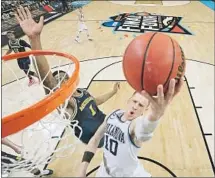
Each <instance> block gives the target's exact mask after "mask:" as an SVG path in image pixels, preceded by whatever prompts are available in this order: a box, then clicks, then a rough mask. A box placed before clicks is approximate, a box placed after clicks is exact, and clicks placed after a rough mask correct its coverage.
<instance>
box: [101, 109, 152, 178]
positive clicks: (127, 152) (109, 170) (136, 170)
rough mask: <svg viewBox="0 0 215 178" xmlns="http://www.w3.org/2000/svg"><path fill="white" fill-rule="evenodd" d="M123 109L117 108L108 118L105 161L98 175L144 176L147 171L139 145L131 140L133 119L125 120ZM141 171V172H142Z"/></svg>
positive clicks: (146, 175)
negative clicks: (143, 164) (142, 161)
mask: <svg viewBox="0 0 215 178" xmlns="http://www.w3.org/2000/svg"><path fill="white" fill-rule="evenodd" d="M122 115H123V111H122V110H117V111H115V112H113V113H112V114H110V115H109V116H108V118H107V128H106V132H105V143H104V148H103V149H104V155H103V163H102V164H101V166H100V169H99V170H98V173H97V176H98V177H132V176H135V177H136V176H144V177H148V176H150V174H148V173H146V172H145V170H144V169H143V166H142V164H141V163H140V162H139V160H138V158H137V153H138V151H139V149H140V148H139V147H137V146H136V145H135V144H134V143H133V142H132V140H131V138H130V134H129V126H130V124H131V121H126V122H123V121H121V117H122ZM140 172H141V173H140Z"/></svg>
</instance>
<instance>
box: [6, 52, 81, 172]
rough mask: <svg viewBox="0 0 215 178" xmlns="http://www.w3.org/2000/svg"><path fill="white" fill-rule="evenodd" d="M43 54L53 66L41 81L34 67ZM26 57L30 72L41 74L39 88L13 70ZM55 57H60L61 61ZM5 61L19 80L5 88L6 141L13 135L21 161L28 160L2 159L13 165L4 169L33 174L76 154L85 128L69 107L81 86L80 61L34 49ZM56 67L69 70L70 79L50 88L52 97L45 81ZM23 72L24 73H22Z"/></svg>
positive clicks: (58, 82) (69, 56)
mask: <svg viewBox="0 0 215 178" xmlns="http://www.w3.org/2000/svg"><path fill="white" fill-rule="evenodd" d="M43 55H46V56H47V57H46V58H47V59H48V61H49V63H52V65H51V64H49V65H50V68H49V71H48V72H47V74H46V76H45V77H44V78H43V79H41V76H40V75H39V70H38V67H37V65H35V66H33V64H36V59H35V56H43ZM23 57H29V58H30V60H31V64H30V70H32V71H35V72H36V73H37V74H38V75H39V76H38V77H39V79H40V83H39V84H38V85H34V86H31V87H28V86H26V85H25V82H26V78H27V77H25V78H23V77H22V78H20V77H18V74H17V72H19V71H16V69H15V68H14V67H12V63H13V59H18V60H19V58H23ZM54 57H57V60H56V59H55V58H54ZM62 58H63V60H62ZM52 59H53V60H52ZM53 61H54V64H53ZM61 61H63V62H61ZM2 62H3V63H2V68H3V70H5V71H6V70H7V76H9V77H10V78H12V77H14V78H15V80H13V79H11V80H12V81H10V82H8V83H9V84H7V85H4V86H2V111H3V112H2V117H3V118H2V138H4V137H7V136H9V137H10V139H11V138H12V141H13V142H15V143H16V144H18V145H21V146H22V150H21V158H24V160H21V161H20V160H18V161H14V160H10V158H7V157H2V158H3V159H7V160H10V161H11V162H12V163H11V164H5V163H2V168H3V170H6V171H10V172H11V171H12V172H19V171H20V170H22V171H27V172H29V170H32V169H33V168H35V167H36V168H38V167H39V168H41V167H42V166H43V167H44V166H45V165H46V164H48V163H50V162H51V161H53V160H55V159H56V158H63V157H66V156H67V155H68V154H71V153H73V152H74V150H75V146H76V144H79V143H80V141H79V139H77V138H76V137H75V133H74V130H75V129H79V131H80V134H79V136H78V137H79V138H80V137H81V135H82V128H80V127H79V125H78V121H77V120H73V118H74V113H72V114H71V113H69V112H68V110H67V106H68V103H69V100H70V98H71V96H72V94H73V93H74V91H75V90H76V87H77V85H78V83H79V70H80V64H79V61H78V60H77V59H76V58H75V57H74V56H72V55H69V54H65V53H61V52H55V51H43V50H33V51H27V52H20V53H15V54H11V55H6V56H3V57H2ZM65 62H66V64H65ZM62 63H63V64H62ZM53 68H55V70H57V72H59V71H61V70H63V71H65V74H68V78H69V79H68V78H67V80H66V81H65V80H64V79H65V78H64V77H65V76H63V77H62V76H61V77H62V79H60V80H59V81H57V85H56V86H55V87H54V88H52V89H48V90H49V94H45V91H44V88H46V89H47V87H46V86H44V84H43V82H44V80H45V79H46V77H47V76H48V74H49V73H50V72H51V73H52V70H53ZM9 72H10V73H9ZM21 73H22V74H23V72H22V71H21ZM3 75H4V73H3ZM58 75H59V74H58ZM26 76H27V75H26ZM2 78H4V76H3V77H2ZM71 137H72V139H71ZM74 138H75V139H74ZM71 140H73V141H72V143H71ZM59 143H60V144H59ZM32 145H33V147H32ZM42 169H43V168H42ZM15 176H17V175H15Z"/></svg>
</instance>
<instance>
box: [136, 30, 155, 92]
mask: <svg viewBox="0 0 215 178" xmlns="http://www.w3.org/2000/svg"><path fill="white" fill-rule="evenodd" d="M156 34H157V32H156V33H155V34H153V35H152V36H151V39H150V40H149V43H148V45H147V46H146V50H145V54H144V57H143V63H142V70H141V77H140V78H141V87H142V90H143V89H144V87H143V85H144V83H143V79H144V67H145V61H146V56H147V52H148V49H149V45H150V43H151V41H152V39H153V38H154V36H155V35H156Z"/></svg>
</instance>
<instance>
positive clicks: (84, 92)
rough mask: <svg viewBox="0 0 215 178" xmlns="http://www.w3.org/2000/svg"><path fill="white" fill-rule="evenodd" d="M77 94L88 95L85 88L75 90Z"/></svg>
mask: <svg viewBox="0 0 215 178" xmlns="http://www.w3.org/2000/svg"><path fill="white" fill-rule="evenodd" d="M77 90H78V91H79V92H81V93H83V94H88V93H89V92H88V91H87V89H85V88H78V89H77Z"/></svg>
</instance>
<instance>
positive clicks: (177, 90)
mask: <svg viewBox="0 0 215 178" xmlns="http://www.w3.org/2000/svg"><path fill="white" fill-rule="evenodd" d="M183 84H184V79H183V77H181V78H180V80H179V81H178V83H177V85H176V86H175V94H174V96H175V95H177V94H178V93H179V92H180V91H181V88H182V86H183Z"/></svg>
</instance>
